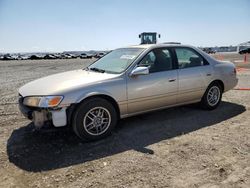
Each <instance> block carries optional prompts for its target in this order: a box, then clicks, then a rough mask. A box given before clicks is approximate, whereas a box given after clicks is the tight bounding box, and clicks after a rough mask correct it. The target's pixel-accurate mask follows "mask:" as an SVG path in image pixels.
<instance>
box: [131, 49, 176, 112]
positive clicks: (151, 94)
mask: <svg viewBox="0 0 250 188" xmlns="http://www.w3.org/2000/svg"><path fill="white" fill-rule="evenodd" d="M173 65H174V64H173V58H172V53H171V51H170V50H169V49H166V48H161V49H155V50H152V51H151V52H149V53H148V54H147V55H146V56H145V57H144V58H143V59H142V61H141V62H140V63H139V64H138V65H137V66H147V67H149V74H147V75H139V76H136V77H130V76H128V77H127V96H128V113H129V114H134V113H140V112H145V111H150V110H153V109H158V108H161V107H166V106H170V105H173V104H175V103H176V100H177V91H178V78H177V69H174V66H173Z"/></svg>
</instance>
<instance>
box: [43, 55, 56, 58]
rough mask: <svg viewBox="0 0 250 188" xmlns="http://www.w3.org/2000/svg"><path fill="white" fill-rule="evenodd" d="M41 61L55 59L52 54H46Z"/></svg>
mask: <svg viewBox="0 0 250 188" xmlns="http://www.w3.org/2000/svg"><path fill="white" fill-rule="evenodd" d="M43 59H57V57H56V56H55V55H54V54H47V55H45V56H44V57H43Z"/></svg>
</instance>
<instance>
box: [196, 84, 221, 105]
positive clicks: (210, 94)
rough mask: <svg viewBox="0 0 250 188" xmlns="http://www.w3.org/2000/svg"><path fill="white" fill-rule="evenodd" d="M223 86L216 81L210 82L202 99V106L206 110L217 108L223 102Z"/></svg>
mask: <svg viewBox="0 0 250 188" xmlns="http://www.w3.org/2000/svg"><path fill="white" fill-rule="evenodd" d="M221 98H222V88H221V85H220V84H218V83H216V82H214V83H212V84H210V85H209V86H208V88H207V90H206V92H205V93H204V95H203V97H202V99H201V102H200V104H201V107H202V108H203V109H206V110H213V109H215V108H217V107H218V106H219V104H220V102H221Z"/></svg>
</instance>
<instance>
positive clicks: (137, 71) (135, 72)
mask: <svg viewBox="0 0 250 188" xmlns="http://www.w3.org/2000/svg"><path fill="white" fill-rule="evenodd" d="M146 74H149V68H148V67H136V68H134V69H133V70H132V72H131V73H130V74H129V76H131V77H133V76H139V75H146Z"/></svg>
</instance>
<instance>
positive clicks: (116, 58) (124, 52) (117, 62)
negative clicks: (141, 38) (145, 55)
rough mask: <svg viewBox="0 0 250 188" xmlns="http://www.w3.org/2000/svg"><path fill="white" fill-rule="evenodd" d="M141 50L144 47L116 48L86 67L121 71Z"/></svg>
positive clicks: (97, 69)
mask: <svg viewBox="0 0 250 188" xmlns="http://www.w3.org/2000/svg"><path fill="white" fill-rule="evenodd" d="M143 50H144V48H120V49H116V50H114V51H112V52H110V53H108V54H107V55H105V56H104V57H102V58H101V59H99V60H97V61H96V62H95V63H93V64H92V65H90V66H89V67H88V69H90V70H92V71H97V72H102V73H103V72H107V73H114V74H119V73H122V72H123V71H124V70H126V69H127V68H128V66H129V65H131V63H132V62H133V61H134V60H135V59H136V58H137V57H138V55H139V54H140V53H141V52H142V51H143Z"/></svg>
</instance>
